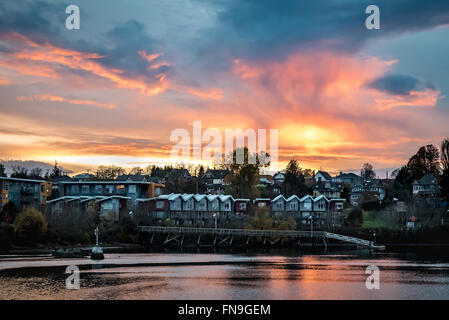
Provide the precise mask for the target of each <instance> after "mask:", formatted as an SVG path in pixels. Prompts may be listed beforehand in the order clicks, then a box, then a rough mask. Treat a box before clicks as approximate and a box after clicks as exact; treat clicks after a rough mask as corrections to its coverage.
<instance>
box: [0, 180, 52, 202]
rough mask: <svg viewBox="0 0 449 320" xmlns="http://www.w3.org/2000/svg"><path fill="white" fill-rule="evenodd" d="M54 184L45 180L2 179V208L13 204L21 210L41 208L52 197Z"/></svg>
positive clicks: (0, 186) (0, 187)
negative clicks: (9, 203)
mask: <svg viewBox="0 0 449 320" xmlns="http://www.w3.org/2000/svg"><path fill="white" fill-rule="evenodd" d="M51 192H52V184H51V182H47V181H44V180H33V179H21V178H8V177H0V194H1V203H0V204H1V207H3V206H4V205H5V204H7V203H8V202H12V203H14V204H15V206H16V207H17V208H18V209H19V210H21V209H23V208H25V207H29V206H31V207H35V208H40V207H41V206H42V205H45V202H46V201H47V198H48V197H49V196H50V195H51Z"/></svg>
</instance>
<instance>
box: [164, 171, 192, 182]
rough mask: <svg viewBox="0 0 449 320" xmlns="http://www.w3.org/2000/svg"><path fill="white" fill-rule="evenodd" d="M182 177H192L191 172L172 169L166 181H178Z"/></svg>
mask: <svg viewBox="0 0 449 320" xmlns="http://www.w3.org/2000/svg"><path fill="white" fill-rule="evenodd" d="M180 177H184V178H187V177H190V173H189V170H187V169H172V170H170V172H169V173H168V174H167V176H166V179H168V180H177V179H179V178H180Z"/></svg>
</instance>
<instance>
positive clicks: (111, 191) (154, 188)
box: [46, 180, 164, 221]
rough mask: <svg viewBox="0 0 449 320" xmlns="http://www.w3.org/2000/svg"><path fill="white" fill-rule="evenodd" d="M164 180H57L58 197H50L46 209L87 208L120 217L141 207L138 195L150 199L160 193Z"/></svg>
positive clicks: (55, 210) (109, 216) (112, 217)
mask: <svg viewBox="0 0 449 320" xmlns="http://www.w3.org/2000/svg"><path fill="white" fill-rule="evenodd" d="M163 188H164V185H163V184H157V183H154V182H147V181H133V180H127V181H116V180H113V181H98V180H97V181H73V180H70V181H61V182H59V183H57V191H58V194H59V197H57V198H55V199H52V200H50V201H47V202H46V203H47V206H48V208H47V210H48V211H49V212H51V213H61V212H64V210H78V211H81V212H82V211H84V210H87V208H88V206H89V207H90V208H92V209H94V210H96V211H97V212H98V213H99V214H100V215H102V216H103V217H106V218H108V219H110V220H113V221H119V220H120V219H121V218H123V217H125V216H128V215H129V214H131V213H132V212H133V211H134V210H136V209H137V208H138V203H139V201H138V199H150V198H152V197H155V196H158V195H160V194H161V192H162V189H163Z"/></svg>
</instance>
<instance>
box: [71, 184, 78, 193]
mask: <svg viewBox="0 0 449 320" xmlns="http://www.w3.org/2000/svg"><path fill="white" fill-rule="evenodd" d="M79 192H80V188H79V186H78V185H73V186H72V194H78V193H79Z"/></svg>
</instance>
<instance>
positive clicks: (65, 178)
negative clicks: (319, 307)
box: [50, 175, 72, 182]
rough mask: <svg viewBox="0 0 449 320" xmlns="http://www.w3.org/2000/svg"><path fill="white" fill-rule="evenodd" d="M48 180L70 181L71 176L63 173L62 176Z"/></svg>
mask: <svg viewBox="0 0 449 320" xmlns="http://www.w3.org/2000/svg"><path fill="white" fill-rule="evenodd" d="M50 181H51V182H61V181H72V178H70V177H69V176H65V175H64V176H59V177H54V178H50Z"/></svg>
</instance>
